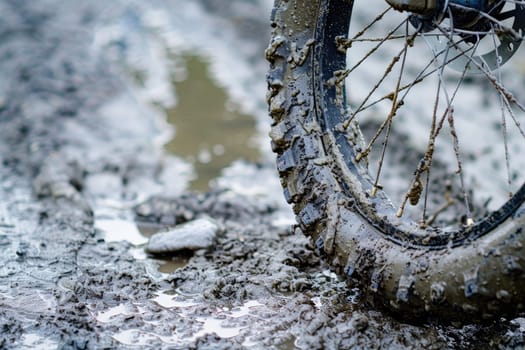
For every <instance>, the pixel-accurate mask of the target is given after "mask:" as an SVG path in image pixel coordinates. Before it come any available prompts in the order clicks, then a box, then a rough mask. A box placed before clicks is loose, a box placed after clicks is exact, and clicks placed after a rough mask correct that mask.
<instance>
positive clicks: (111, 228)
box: [95, 219, 148, 245]
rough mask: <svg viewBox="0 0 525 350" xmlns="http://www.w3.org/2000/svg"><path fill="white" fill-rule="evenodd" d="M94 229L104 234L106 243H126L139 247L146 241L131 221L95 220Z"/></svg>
mask: <svg viewBox="0 0 525 350" xmlns="http://www.w3.org/2000/svg"><path fill="white" fill-rule="evenodd" d="M95 227H96V228H97V229H99V230H101V231H102V232H104V239H105V241H106V242H119V241H128V242H130V243H131V244H133V245H141V244H144V243H146V242H147V241H148V239H147V238H146V237H144V236H143V235H142V234H141V233H140V231H139V230H138V228H137V225H136V224H135V223H134V222H133V221H128V220H123V219H97V220H95Z"/></svg>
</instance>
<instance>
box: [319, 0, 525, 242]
mask: <svg viewBox="0 0 525 350" xmlns="http://www.w3.org/2000/svg"><path fill="white" fill-rule="evenodd" d="M515 6H517V8H518V7H519V8H520V9H521V7H522V5H519V4H518V5H515ZM354 7H355V5H354V3H348V2H346V1H327V3H326V6H325V11H327V13H326V17H325V18H326V21H327V23H330V24H331V25H329V26H319V27H318V33H317V37H318V38H322V41H323V42H322V43H320V44H319V45H318V46H317V48H316V51H315V53H314V55H316V56H317V60H318V62H320V64H319V66H318V67H317V70H318V71H317V73H316V74H317V75H318V76H320V77H321V79H320V81H316V80H314V86H315V94H316V103H317V114H318V115H319V116H322V118H321V120H322V121H323V122H324V124H325V126H326V127H328V128H329V129H331V130H332V131H333V133H334V135H335V139H336V142H337V145H338V148H339V151H340V154H341V157H342V158H343V159H344V163H345V166H346V169H340V171H341V172H342V173H345V174H346V176H344V177H342V181H341V182H340V185H341V187H342V188H343V189H344V190H345V191H346V192H347V193H348V194H349V195H350V197H353V198H355V203H354V204H353V205H354V206H355V209H356V211H358V212H360V213H361V215H362V216H363V217H364V218H366V220H367V221H368V222H369V223H370V224H371V225H372V226H374V227H376V228H377V229H378V230H380V231H381V232H382V233H384V234H385V235H386V236H387V237H388V238H389V239H390V240H393V241H396V242H398V243H400V244H404V245H408V246H425V247H428V248H431V249H442V248H446V247H450V246H458V245H461V244H463V243H465V242H467V241H471V240H472V239H475V238H477V237H480V236H483V235H484V234H486V233H488V232H490V231H491V230H493V229H494V228H496V227H497V226H498V225H500V224H501V223H502V222H503V221H504V220H505V219H507V218H508V217H509V216H510V215H512V214H513V213H515V212H516V210H518V208H519V207H520V205H521V204H522V203H523V202H524V201H525V186H523V185H521V186H516V185H515V184H513V190H512V197H511V198H510V199H505V200H504V201H503V204H501V205H499V207H498V208H497V209H495V210H492V211H491V212H490V213H488V214H484V215H480V216H478V217H470V216H469V215H468V209H469V206H470V205H471V204H470V203H468V202H467V203H466V204H465V207H466V208H467V213H466V214H464V215H466V216H467V219H466V222H464V224H457V225H455V226H451V225H448V226H445V225H443V224H440V225H428V222H427V224H426V225H424V226H422V225H421V222H420V221H418V220H414V219H407V218H405V217H404V216H402V218H398V215H397V214H398V212H399V206H397V207H396V205H394V204H392V202H391V201H390V199H389V196H388V195H387V192H386V191H383V190H381V189H379V188H378V187H379V186H378V181H377V178H379V176H376V175H372V173H371V172H370V171H369V169H368V165H367V164H366V162H365V161H363V160H362V159H359V158H360V153H361V152H362V150H361V151H360V150H359V148H360V147H361V148H362V147H363V146H366V145H367V143H365V144H359V142H358V141H357V140H355V138H356V137H355V135H354V136H351V137H349V134H352V133H354V134H355V133H356V131H355V130H353V126H352V124H353V121H352V123H348V120H352V118H353V115H352V111H351V108H352V107H353V108H356V106H355V105H354V106H350V111H348V110H345V105H344V103H343V102H344V101H345V100H347V96H345V90H344V88H343V84H344V78H345V75H349V76H350V75H351V74H352V73H354V72H353V71H352V72H350V74H347V72H348V70H349V69H350V70H352V68H348V67H347V62H346V56H345V55H344V54H342V50H341V45H339V46H338V45H335V44H334V43H345V45H347V46H350V45H349V44H348V43H349V42H348V41H345V39H341V37H342V34H345V33H346V32H348V28H349V22H350V17H351V14H352V10H353V8H354ZM354 11H355V9H354ZM522 15H523V12H519V16H516V18H512V19H511V20H512V26H513V27H515V28H521V26H522V25H523V21H522V19H521V18H522V17H521V16H522ZM378 17H379V16H378ZM378 17H376V18H378ZM407 27H408V24H407ZM319 31H322V32H319ZM494 31H495V30H494ZM395 33H396V32H392V33H391V35H396V34H395ZM410 35H411V34H408V35H405V36H410ZM425 35H426V36H427V37H432V36H431V35H430V34H425ZM350 37H351V35H350ZM414 39H418V37H414ZM424 39H425V40H426V39H427V38H424ZM505 40H508V37H505V36H504V37H503V39H502V40H500V39H498V42H497V43H496V44H497V45H494V47H495V48H494V50H493V51H492V52H490V51H489V52H488V53H483V54H481V55H478V56H474V55H472V54H470V55H471V56H470V57H463V59H470V60H469V62H470V66H476V65H475V64H476V62H478V65H480V64H479V62H485V63H486V62H487V60H488V57H491V56H494V55H497V54H499V49H498V48H499V47H501V46H502V45H508V42H506V41H505ZM426 41H428V40H426ZM519 43H520V42H518V43H516V45H515V46H513V48H512V49H513V52H512V54H513V53H515V51H516V50H517V46H519ZM351 44H352V45H355V44H356V42H354V43H351ZM407 48H408V46H407V47H405V50H406V49H407ZM430 49H431V50H432V49H433V50H440V49H437V48H436V46H433V47H432V46H431V48H430ZM352 50H355V47H352ZM441 51H443V50H442V49H441ZM473 51H475V50H473ZM351 52H352V51H350V55H351ZM449 54H451V53H450V50H449V51H448V52H447V55H449ZM435 56H436V55H434V57H435ZM510 56H512V55H508V56H506V57H504V59H503V60H505V62H506V61H507V60H508V59H509V58H510ZM473 57H474V59H473ZM403 58H404V57H403V56H400V57H398V61H402V60H403ZM438 58H439V57H438ZM432 59H434V58H432ZM434 60H435V61H438V59H437V58H435V59H434ZM445 60H446V58H445ZM503 60H502V59H500V60H499V62H497V63H496V64H499V65H502V64H503V63H505V62H504V61H503ZM365 61H366V60H365ZM358 62H359V60H358ZM363 62H364V61H363ZM490 67H491V66H490V64H486V67H482V66H481V65H480V67H478V66H476V69H477V70H479V71H481V73H479V72H478V74H484V75H485V76H487V75H488V74H487V73H490V74H491V75H492V71H491V70H490ZM455 68H457V67H455ZM442 70H443V69H442ZM456 70H457V69H456ZM462 70H463V71H465V69H464V68H462ZM455 74H456V75H457V74H458V73H457V72H455ZM461 79H462V80H464V79H465V77H464V76H462V77H461ZM442 80H443V78H441V83H442ZM499 81H500V80H497V82H499ZM374 84H375V83H374ZM334 85H335V86H336V88H335V89H334V88H333V87H334ZM404 85H405V86H406V85H407V84H404ZM374 86H375V85H374ZM398 86H403V84H399V83H398ZM351 94H352V92H350V93H349V95H350V96H349V97H348V98H349V99H350V100H351V99H352V96H351ZM379 95H380V94H379ZM501 95H503V93H502V94H501ZM383 96H384V95H383ZM438 96H439V90H438ZM398 97H399V96H398ZM503 98H507V99H508V98H510V97H509V96H505V95H503ZM394 99H395V97H394ZM362 100H363V99H362V98H361V99H360V101H358V102H357V103H360V105H361V106H362V105H363V103H362ZM342 101H343V102H342ZM507 103H508V101H507ZM360 105H357V106H358V107H357V108H359V106H360ZM392 105H394V103H392ZM449 106H450V103H449ZM392 109H393V108H392ZM509 111H510V109H509ZM358 112H359V110H358ZM396 113H397V111H396ZM507 113H509V112H507ZM354 114H356V113H355V110H354ZM357 114H358V113H357ZM436 116H437V113H436V112H434V119H437V118H436ZM443 118H444V117H443ZM509 119H510V117H509ZM443 121H445V120H444V119H443ZM443 121H442V123H443ZM342 125H344V126H345V127H346V128H342V127H341V126H342ZM449 128H450V126H449ZM385 129H386V128H385ZM349 139H350V143H349ZM367 142H368V143H370V140H368V141H367ZM505 142H507V140H505ZM507 146H508V145H507ZM507 146H505V147H506V148H507ZM427 150H428V149H427ZM505 152H508V151H507V150H506V151H505ZM504 156H505V157H507V158H508V157H509V154H508V153H505V154H504ZM363 158H364V157H363ZM432 161H433V159H432ZM377 168H381V167H380V166H378V167H376V169H374V171H377ZM416 170H417V166H416ZM507 172H509V169H507ZM420 175H421V174H420ZM343 179H344V180H343ZM349 179H350V181H348V180H349ZM428 179H429V177H427V179H426V180H425V182H424V183H423V184H422V185H423V187H424V186H425V185H426V184H427V183H429V180H428ZM457 181H458V182H460V181H459V180H457ZM422 182H423V181H422ZM408 187H411V188H414V186H413V183H412V184H411V185H410V186H408ZM462 191H463V193H466V190H465V185H463V190H462ZM408 192H410V189H409V190H408V191H406V192H405V198H404V200H405V202H406V201H407V200H408V197H409V196H408V197H407V195H406V194H407V193H408ZM465 197H467V196H465ZM425 205H426V204H425ZM426 210H427V209H425V211H426ZM423 215H425V214H423ZM427 215H428V214H427ZM469 220H472V222H468V221H469Z"/></svg>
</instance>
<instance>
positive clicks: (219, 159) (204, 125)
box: [166, 56, 261, 191]
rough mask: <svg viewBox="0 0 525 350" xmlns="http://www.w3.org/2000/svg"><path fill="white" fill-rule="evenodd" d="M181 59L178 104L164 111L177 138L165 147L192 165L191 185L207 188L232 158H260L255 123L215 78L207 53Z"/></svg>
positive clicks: (194, 188) (192, 187) (178, 79)
mask: <svg viewBox="0 0 525 350" xmlns="http://www.w3.org/2000/svg"><path fill="white" fill-rule="evenodd" d="M178 61H182V67H183V68H182V69H175V72H178V73H176V74H174V82H173V84H174V88H175V92H176V96H177V100H178V103H177V105H176V106H175V107H173V108H168V109H167V110H166V113H167V116H168V121H169V122H170V123H171V124H173V125H175V137H174V138H173V139H172V140H171V142H169V143H168V144H167V145H166V149H167V150H168V151H169V152H171V153H173V154H176V155H177V156H180V157H183V158H185V159H186V160H188V161H189V162H191V163H192V164H193V165H194V168H195V173H196V177H195V179H194V180H193V181H192V182H191V183H190V189H192V190H195V191H207V190H208V189H209V182H210V181H211V180H212V179H215V178H217V177H218V176H219V175H220V174H221V171H222V169H224V168H225V167H226V166H228V165H229V164H231V163H232V162H233V161H235V160H237V159H245V160H248V161H254V162H255V161H258V160H260V158H261V150H260V149H259V146H258V144H257V143H256V141H255V139H256V137H257V130H256V122H255V118H253V117H252V116H249V115H246V114H243V113H241V112H239V110H238V106H236V105H235V104H234V103H233V102H230V101H229V98H228V95H227V94H226V91H225V90H224V89H223V88H221V87H220V86H218V85H217V83H216V82H215V81H213V80H212V79H211V77H210V74H209V68H208V64H207V62H206V61H205V60H204V59H203V58H200V57H198V56H183V57H180V58H179V57H177V60H176V62H178Z"/></svg>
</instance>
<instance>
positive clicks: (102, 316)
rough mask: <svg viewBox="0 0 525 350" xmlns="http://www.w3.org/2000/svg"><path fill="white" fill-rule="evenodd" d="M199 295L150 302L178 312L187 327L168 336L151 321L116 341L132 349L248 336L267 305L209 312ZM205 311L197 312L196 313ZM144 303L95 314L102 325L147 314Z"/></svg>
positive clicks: (169, 294) (176, 295)
mask: <svg viewBox="0 0 525 350" xmlns="http://www.w3.org/2000/svg"><path fill="white" fill-rule="evenodd" d="M197 298H198V297H197V296H186V295H183V294H180V293H177V292H173V291H163V292H160V293H158V294H157V296H156V297H154V298H153V299H151V300H150V301H152V302H154V303H155V304H157V305H159V306H161V307H162V308H164V309H165V310H166V312H170V313H175V314H177V315H178V317H179V318H181V319H184V320H186V321H188V324H187V326H186V327H178V328H176V329H174V330H173V332H170V333H171V334H166V333H165V332H163V331H161V329H159V332H157V328H156V327H155V325H156V324H155V322H151V321H149V322H147V323H148V324H149V325H150V326H153V327H148V330H146V329H142V328H141V329H136V328H135V329H127V330H122V331H119V332H117V333H116V334H114V335H113V338H114V339H115V340H116V341H118V342H119V343H121V344H124V345H129V346H146V345H149V344H150V343H151V341H159V340H160V341H162V342H163V343H165V344H169V345H176V346H184V345H186V344H191V343H194V342H195V341H196V340H197V339H198V338H201V337H203V336H205V335H207V334H215V335H217V336H218V337H219V338H225V339H227V338H232V337H237V336H240V335H241V334H243V333H246V332H247V331H249V329H250V326H249V325H250V324H251V323H252V322H251V321H252V320H253V318H254V317H256V316H255V313H257V311H261V310H262V307H263V306H264V305H263V304H261V303H260V302H258V301H256V300H250V301H247V302H246V303H244V304H243V305H241V306H238V307H234V308H232V309H230V308H227V307H224V308H219V309H215V308H213V309H212V310H208V312H209V315H206V314H207V313H208V312H205V311H203V310H202V307H203V306H204V305H205V304H203V302H201V301H198V300H197ZM197 309H200V310H201V311H199V312H197V311H196V310H197ZM145 310H146V306H145V305H144V304H141V305H139V304H137V305H135V304H132V303H127V304H120V305H118V306H115V307H112V308H109V309H107V310H105V311H101V312H98V313H96V314H95V318H96V319H97V321H98V322H101V323H109V322H112V321H117V319H118V318H120V317H122V316H124V317H128V316H131V315H140V314H142V313H143V312H146V311H145ZM249 344H250V340H249V337H247V338H245V343H244V344H243V345H245V346H248V345H249Z"/></svg>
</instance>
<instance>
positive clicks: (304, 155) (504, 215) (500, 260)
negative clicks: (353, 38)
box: [266, 0, 525, 322]
mask: <svg viewBox="0 0 525 350" xmlns="http://www.w3.org/2000/svg"><path fill="white" fill-rule="evenodd" d="M352 7H353V1H348V0H276V1H275V4H274V9H273V11H272V16H271V26H272V37H271V42H270V45H269V47H268V49H267V50H266V58H267V60H268V61H269V62H270V70H269V73H268V76H267V80H268V96H267V102H268V105H269V113H270V115H271V117H272V119H273V124H272V128H271V132H270V137H271V139H272V149H273V151H274V152H275V153H276V154H277V170H278V172H279V176H280V178H281V183H282V186H283V189H284V195H285V198H286V200H287V201H288V202H289V203H291V204H292V205H293V209H294V212H295V214H296V221H297V224H298V225H297V227H298V228H299V229H300V230H301V231H302V232H303V233H304V234H306V235H307V236H310V237H311V240H312V242H313V243H314V245H315V246H316V247H317V248H318V249H319V250H320V251H321V252H322V253H323V254H324V255H325V257H326V259H327V260H328V261H329V263H330V264H331V266H332V267H333V268H334V269H335V270H336V271H337V272H338V273H339V274H340V275H341V276H344V277H345V278H346V279H347V281H348V283H350V284H351V285H352V286H353V287H359V289H360V293H361V297H362V300H363V301H364V302H366V303H368V304H371V305H373V306H374V307H378V308H386V309H389V310H391V311H392V312H394V313H395V314H397V315H400V316H401V317H402V318H404V319H407V320H416V319H421V318H437V319H441V320H448V321H460V322H473V321H482V320H493V319H495V318H498V317H512V316H515V315H517V314H518V313H519V312H520V311H522V310H523V309H524V308H525V304H524V302H525V293H524V292H523V291H525V271H524V267H525V261H523V259H524V257H525V248H524V246H525V237H524V234H523V227H524V225H525V215H523V214H524V213H525V206H524V205H523V204H522V202H523V198H521V197H519V198H517V199H516V198H515V199H514V200H513V201H512V200H511V201H509V203H508V206H507V207H505V208H503V209H502V210H500V211H498V213H497V214H496V215H495V216H494V217H491V218H490V220H489V222H486V223H485V225H480V226H479V227H478V228H477V229H476V230H474V231H475V232H473V231H472V230H465V232H464V234H463V235H460V236H459V237H451V236H450V235H439V234H438V235H436V237H438V238H436V239H434V238H432V237H430V238H429V239H428V240H421V239H420V238H419V237H421V236H428V232H426V231H424V232H422V229H420V228H418V227H416V226H414V227H405V228H401V229H394V231H395V232H392V229H391V228H390V227H388V226H385V225H382V224H380V223H378V221H377V214H375V213H374V212H373V208H370V207H367V206H366V205H363V204H362V203H363V202H366V198H365V199H363V198H364V197H366V191H365V190H364V189H363V186H364V185H363V183H366V181H367V180H366V179H364V180H363V179H357V178H356V177H358V176H361V175H359V173H360V171H361V170H359V169H356V168H355V167H356V165H355V164H354V163H353V162H352V161H351V159H352V157H353V156H355V152H356V150H355V148H356V147H360V141H359V140H360V139H361V135H360V130H359V129H358V128H353V129H350V131H343V130H341V129H340V128H338V125H339V123H340V122H341V121H344V117H345V115H344V113H345V112H344V106H345V101H344V98H341V94H340V93H338V92H337V89H344V86H343V85H338V84H333V79H334V77H337V72H341V71H343V70H344V69H345V67H346V54H345V53H344V52H342V51H341V50H338V48H337V45H336V44H335V43H336V39H337V38H338V37H346V35H347V34H348V28H349V23H350V20H351V15H352ZM342 84H343V83H342ZM362 176H363V177H366V174H365V175H362ZM520 191H521V192H524V191H523V187H522V188H521V190H520ZM519 196H523V193H520V194H519ZM415 231H419V232H417V234H414V232H415ZM443 237H445V239H444V238H443Z"/></svg>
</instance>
